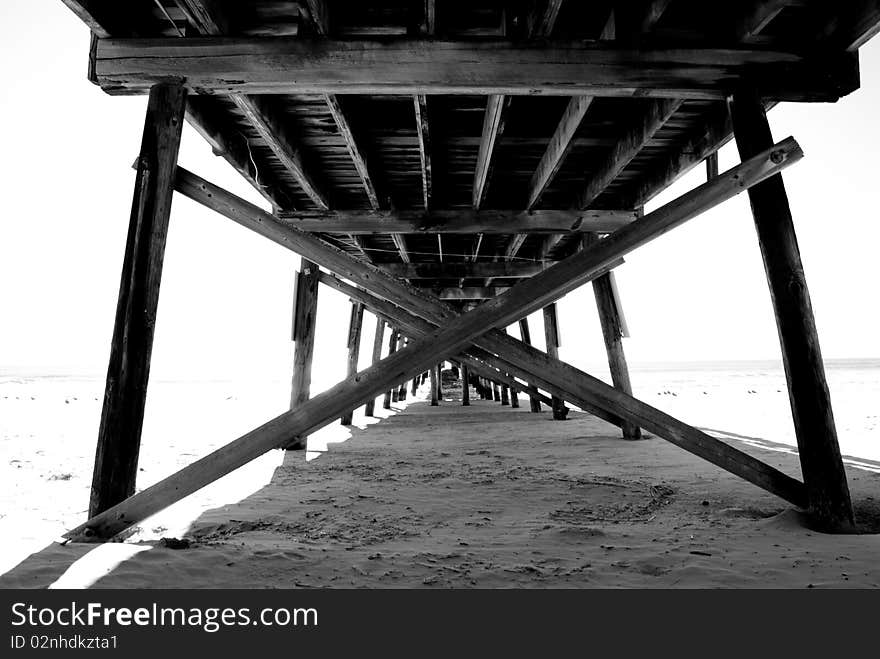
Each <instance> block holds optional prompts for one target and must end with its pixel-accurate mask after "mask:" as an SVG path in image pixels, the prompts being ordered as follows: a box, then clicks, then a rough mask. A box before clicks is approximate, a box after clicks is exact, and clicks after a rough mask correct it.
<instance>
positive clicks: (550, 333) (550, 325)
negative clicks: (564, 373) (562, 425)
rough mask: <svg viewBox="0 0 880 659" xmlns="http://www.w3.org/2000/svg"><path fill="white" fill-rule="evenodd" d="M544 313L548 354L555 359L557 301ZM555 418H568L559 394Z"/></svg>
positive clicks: (554, 413) (554, 401) (556, 397)
mask: <svg viewBox="0 0 880 659" xmlns="http://www.w3.org/2000/svg"><path fill="white" fill-rule="evenodd" d="M543 313H544V343H545V345H546V347H547V354H548V355H550V356H551V357H552V358H553V359H559V320H558V318H557V316H556V303H555V302H554V303H552V304H548V305H547V306H546V307H544V309H543ZM551 408H552V410H553V419H554V420H555V421H565V419H567V418H568V408H567V407H566V406H565V401H563V400H562V398H560V397H558V396H553V404H552V406H551Z"/></svg>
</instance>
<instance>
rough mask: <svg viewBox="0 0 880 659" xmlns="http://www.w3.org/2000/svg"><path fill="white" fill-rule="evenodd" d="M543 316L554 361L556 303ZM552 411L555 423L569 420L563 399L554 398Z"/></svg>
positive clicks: (546, 342) (557, 332)
mask: <svg viewBox="0 0 880 659" xmlns="http://www.w3.org/2000/svg"><path fill="white" fill-rule="evenodd" d="M593 281H595V280H593ZM543 315H544V345H545V346H546V348H547V354H548V355H550V356H551V357H552V358H553V359H559V318H558V316H557V315H556V303H555V302H554V303H552V304H548V305H547V306H546V307H544V309H543ZM552 410H553V419H554V420H555V421H565V419H567V418H568V408H567V407H566V406H565V401H564V400H563V399H562V398H561V397H559V396H553V403H552Z"/></svg>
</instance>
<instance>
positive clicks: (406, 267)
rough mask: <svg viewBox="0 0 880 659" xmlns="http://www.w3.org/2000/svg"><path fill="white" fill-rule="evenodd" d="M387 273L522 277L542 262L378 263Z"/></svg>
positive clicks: (539, 267) (415, 276)
mask: <svg viewBox="0 0 880 659" xmlns="http://www.w3.org/2000/svg"><path fill="white" fill-rule="evenodd" d="M379 267H380V268H382V269H383V270H384V271H385V272H387V273H388V274H390V275H392V276H394V277H400V278H402V279H481V278H483V277H492V278H494V279H522V278H523V277H531V276H532V275H536V274H538V273H539V272H541V271H542V270H543V269H544V268H545V267H546V266H545V265H544V264H543V263H527V262H525V263H524V262H516V261H515V262H512V263H511V262H508V261H485V262H479V263H380V264H379Z"/></svg>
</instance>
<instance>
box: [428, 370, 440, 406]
mask: <svg viewBox="0 0 880 659" xmlns="http://www.w3.org/2000/svg"><path fill="white" fill-rule="evenodd" d="M437 371H438V369H437V367H436V366H432V367H431V371H430V377H431V407H437V406H438V405H439V404H440V402H439V401H438V400H437V390H438V389H439V387H440V382H439V379H440V378H439V377H438V376H439V374H438V373H437Z"/></svg>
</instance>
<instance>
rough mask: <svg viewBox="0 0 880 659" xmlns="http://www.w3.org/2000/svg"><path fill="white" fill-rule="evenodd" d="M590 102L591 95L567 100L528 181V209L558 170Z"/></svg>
mask: <svg viewBox="0 0 880 659" xmlns="http://www.w3.org/2000/svg"><path fill="white" fill-rule="evenodd" d="M592 103H593V98H592V97H591V96H575V97H573V98H572V99H571V100H570V101H569V102H568V106H567V107H566V108H565V112H563V114H562V119H560V120H559V125H558V126H557V127H556V132H554V133H553V137H551V138H550V143H549V144H548V145H547V150H546V151H545V152H544V155H543V156H542V157H541V162H540V163H539V164H538V168H537V169H536V170H535V173H534V174H533V175H532V180H531V182H530V183H529V197H528V202H527V203H526V208H527V209H528V210H531V209H533V208H534V207H535V206H536V205H537V203H538V201H539V200H540V199H541V195H542V194H543V193H544V190H546V189H547V186H548V185H550V182H551V181H552V180H553V177H555V176H556V173H557V172H558V171H559V167H560V166H561V165H562V161H563V160H564V159H565V156H566V155H567V154H568V151H569V149H570V148H571V143H572V140H573V139H574V136H575V133H577V129H578V127H579V126H580V125H581V120H583V118H584V115H586V113H587V110H588V109H589V108H590V105H591V104H592Z"/></svg>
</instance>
